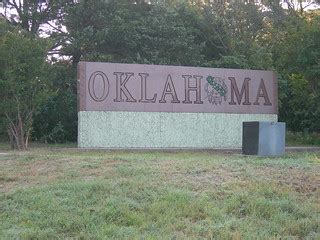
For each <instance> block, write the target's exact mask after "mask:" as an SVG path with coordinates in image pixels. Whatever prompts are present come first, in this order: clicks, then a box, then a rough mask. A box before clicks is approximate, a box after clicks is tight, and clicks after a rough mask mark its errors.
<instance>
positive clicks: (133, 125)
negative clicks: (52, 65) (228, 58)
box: [78, 62, 278, 148]
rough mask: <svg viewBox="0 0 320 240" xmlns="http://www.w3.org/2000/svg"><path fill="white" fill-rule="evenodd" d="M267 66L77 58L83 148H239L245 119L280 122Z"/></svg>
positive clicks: (272, 75) (274, 85) (272, 78)
mask: <svg viewBox="0 0 320 240" xmlns="http://www.w3.org/2000/svg"><path fill="white" fill-rule="evenodd" d="M277 94H278V91H277V78H276V75H275V73H274V72H272V71H253V70H236V69H215V68H197V67H181V66H157V65H139V64H115V63H98V62H80V63H79V65H78V119H79V120H78V121H79V124H78V144H79V147H81V148H212V147H241V144H242V143H241V141H242V123H243V122H245V121H277V112H278V104H277V101H278V97H277Z"/></svg>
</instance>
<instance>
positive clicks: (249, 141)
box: [242, 121, 286, 156]
mask: <svg viewBox="0 0 320 240" xmlns="http://www.w3.org/2000/svg"><path fill="white" fill-rule="evenodd" d="M242 126H243V127H242V153H243V154H247V155H258V156H279V155H282V154H284V153H285V135H286V134H285V133H286V124H285V123H283V122H263V121H261V122H243V125H242Z"/></svg>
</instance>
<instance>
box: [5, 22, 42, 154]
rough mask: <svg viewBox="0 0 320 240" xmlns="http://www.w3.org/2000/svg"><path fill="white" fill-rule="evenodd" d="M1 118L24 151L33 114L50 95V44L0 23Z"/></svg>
mask: <svg viewBox="0 0 320 240" xmlns="http://www.w3.org/2000/svg"><path fill="white" fill-rule="evenodd" d="M0 32H1V35H0V36H1V37H0V69H1V72H0V95H1V102H0V108H1V113H0V114H1V117H2V118H5V120H6V124H7V131H8V135H9V138H10V140H11V146H12V147H13V148H16V149H19V150H25V149H27V147H28V142H29V139H30V136H31V131H32V123H33V115H34V113H35V112H36V111H37V110H38V108H39V106H40V105H41V103H42V102H43V100H44V99H45V98H46V97H47V96H48V84H47V82H46V79H45V78H44V77H43V76H44V68H45V65H46V63H45V58H46V51H47V46H48V44H47V41H45V40H43V39H40V38H36V37H32V38H31V37H30V36H29V34H28V33H26V32H25V31H23V30H21V29H19V28H12V27H10V26H8V25H7V24H6V23H5V22H3V21H0Z"/></svg>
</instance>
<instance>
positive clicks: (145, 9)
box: [62, 0, 203, 65]
mask: <svg viewBox="0 0 320 240" xmlns="http://www.w3.org/2000/svg"><path fill="white" fill-rule="evenodd" d="M187 10H188V8H183V6H182V5H179V6H172V5H167V4H162V3H154V4H151V5H149V4H144V3H141V4H135V3H132V1H124V0H123V1H108V2H107V3H106V2H105V1H102V0H99V1H94V3H93V2H92V1H88V0H84V1H80V3H79V4H77V5H74V6H72V7H69V8H68V9H67V14H66V21H65V25H66V27H67V30H68V36H66V37H67V38H68V41H65V44H64V46H63V48H62V52H63V53H64V54H65V55H68V56H71V57H72V59H73V62H74V63H75V64H76V63H77V62H79V61H80V60H91V61H99V60H100V61H110V62H127V63H150V64H175V65H179V64H180V65H200V64H201V63H202V61H203V56H202V53H201V52H202V49H203V44H202V42H199V41H198V39H197V38H196V37H195V35H196V32H197V31H198V30H197V29H196V28H195V27H194V26H192V25H190V24H189V23H188V22H186V21H183V20H182V19H181V16H182V15H183V14H186V15H187V14H192V12H191V13H188V12H187Z"/></svg>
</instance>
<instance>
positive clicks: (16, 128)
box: [6, 111, 30, 151]
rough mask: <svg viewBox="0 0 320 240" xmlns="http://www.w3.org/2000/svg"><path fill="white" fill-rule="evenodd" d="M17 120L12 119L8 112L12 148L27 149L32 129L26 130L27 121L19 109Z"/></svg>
mask: <svg viewBox="0 0 320 240" xmlns="http://www.w3.org/2000/svg"><path fill="white" fill-rule="evenodd" d="M17 115H18V116H17V119H16V121H14V120H12V119H11V118H10V117H9V115H8V114H6V116H7V119H8V121H9V124H8V135H9V139H10V144H11V148H14V149H16V150H19V151H24V150H27V146H28V139H29V135H30V130H29V129H28V130H27V131H26V132H25V131H24V126H25V122H24V120H23V118H22V116H21V114H20V112H19V111H18V114H17Z"/></svg>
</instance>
